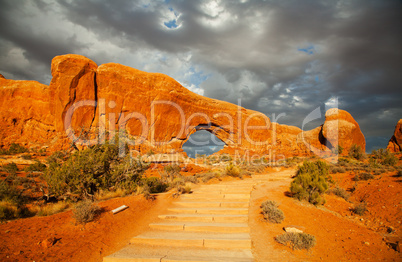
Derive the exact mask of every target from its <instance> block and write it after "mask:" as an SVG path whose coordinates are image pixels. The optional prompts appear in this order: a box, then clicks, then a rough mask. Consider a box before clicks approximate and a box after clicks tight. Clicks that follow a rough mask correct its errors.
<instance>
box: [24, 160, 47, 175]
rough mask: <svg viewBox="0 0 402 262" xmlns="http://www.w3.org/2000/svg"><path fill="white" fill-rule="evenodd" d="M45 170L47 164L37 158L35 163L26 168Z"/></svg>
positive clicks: (27, 170)
mask: <svg viewBox="0 0 402 262" xmlns="http://www.w3.org/2000/svg"><path fill="white" fill-rule="evenodd" d="M45 170H46V165H45V164H42V163H41V162H39V161H37V160H36V161H35V164H31V165H29V166H27V167H26V168H25V169H24V171H25V172H43V171H45Z"/></svg>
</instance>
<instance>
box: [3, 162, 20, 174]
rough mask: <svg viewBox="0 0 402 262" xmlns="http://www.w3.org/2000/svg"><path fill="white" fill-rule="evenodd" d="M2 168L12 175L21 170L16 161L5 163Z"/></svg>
mask: <svg viewBox="0 0 402 262" xmlns="http://www.w3.org/2000/svg"><path fill="white" fill-rule="evenodd" d="M2 169H3V170H4V171H6V172H7V173H9V174H11V175H15V174H16V173H17V171H19V170H18V167H17V164H15V163H14V162H11V163H8V164H6V165H4V166H3V167H2Z"/></svg>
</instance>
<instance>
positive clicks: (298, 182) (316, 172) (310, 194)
mask: <svg viewBox="0 0 402 262" xmlns="http://www.w3.org/2000/svg"><path fill="white" fill-rule="evenodd" d="M328 169H329V167H328V165H327V164H326V163H325V162H323V161H320V160H318V161H316V162H309V161H304V163H303V165H302V166H300V167H299V169H298V171H297V173H296V176H295V178H294V180H293V181H292V183H291V184H290V192H291V193H292V194H293V197H295V198H297V199H299V200H307V201H308V202H310V203H312V204H314V205H320V204H323V203H325V199H324V198H323V197H322V195H323V194H324V193H325V191H327V189H328V184H327V175H328Z"/></svg>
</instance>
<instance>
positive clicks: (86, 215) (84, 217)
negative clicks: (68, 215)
mask: <svg viewBox="0 0 402 262" xmlns="http://www.w3.org/2000/svg"><path fill="white" fill-rule="evenodd" d="M100 211H101V208H100V207H99V206H97V205H94V203H93V202H92V201H89V200H84V201H82V202H80V203H79V204H77V206H76V207H75V209H74V211H73V215H74V218H75V220H76V221H77V222H78V223H80V224H85V223H88V222H91V221H92V220H93V219H94V218H95V216H96V215H98V214H99V213H100Z"/></svg>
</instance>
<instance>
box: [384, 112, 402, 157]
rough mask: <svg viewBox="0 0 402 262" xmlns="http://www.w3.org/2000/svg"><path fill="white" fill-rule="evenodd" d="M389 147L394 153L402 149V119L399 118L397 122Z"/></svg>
mask: <svg viewBox="0 0 402 262" xmlns="http://www.w3.org/2000/svg"><path fill="white" fill-rule="evenodd" d="M387 149H388V150H389V151H390V152H393V153H397V152H401V151H402V119H399V121H398V123H397V124H396V126H395V131H394V135H393V136H392V137H391V139H390V140H389V142H388V146H387Z"/></svg>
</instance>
